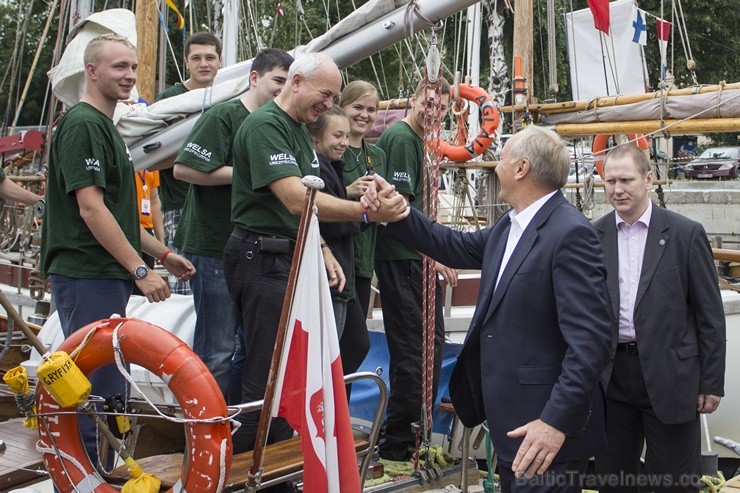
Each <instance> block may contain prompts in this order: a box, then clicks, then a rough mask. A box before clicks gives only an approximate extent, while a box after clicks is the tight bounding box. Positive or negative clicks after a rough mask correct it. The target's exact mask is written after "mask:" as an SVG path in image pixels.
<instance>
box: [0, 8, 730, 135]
mask: <svg viewBox="0 0 740 493" xmlns="http://www.w3.org/2000/svg"><path fill="white" fill-rule="evenodd" d="M0 1H1V0H0ZM175 3H176V4H177V5H178V6H179V8H180V9H181V10H184V9H183V5H182V2H181V0H175ZM280 3H281V5H282V9H283V12H284V15H283V16H282V17H279V18H277V19H276V10H277V4H278V1H277V0H252V1H247V2H242V8H243V11H242V15H241V16H240V25H241V27H242V30H243V32H244V33H245V34H244V36H243V37H242V38H241V40H240V46H239V56H240V58H250V57H252V56H254V54H255V53H256V52H257V50H258V49H259V48H260V47H264V46H268V45H270V44H271V45H272V46H275V47H279V48H283V49H286V50H289V49H291V48H293V47H294V46H296V45H298V44H307V43H308V42H309V41H310V40H311V39H313V38H315V37H317V36H319V35H321V34H323V33H324V32H325V31H326V30H327V29H328V28H329V27H330V26H331V25H334V24H336V23H337V22H338V21H339V20H340V19H342V18H344V17H346V16H347V15H348V14H349V13H350V12H352V11H353V10H355V8H356V7H357V6H359V5H361V4H362V3H364V2H362V1H361V0H281V2H280ZM497 3H498V5H499V9H500V11H501V14H502V15H503V16H504V19H505V26H504V51H505V54H506V60H507V64H510V62H509V61H510V60H511V52H512V40H513V32H512V29H513V14H512V13H511V12H510V11H508V10H506V9H505V8H504V7H503V5H504V2H497ZM736 3H737V0H693V1H692V2H682V4H683V11H684V15H685V19H686V25H687V30H688V33H689V40H690V43H691V48H692V51H693V58H694V61H695V62H696V75H697V79H698V81H699V82H700V83H704V84H716V83H718V82H720V81H723V80H724V81H727V82H737V81H739V80H740V73H739V72H738V67H740V37H738V36H737V34H736V33H735V29H736V26H737V25H739V24H740V22H739V21H740V9H737V5H736ZM191 4H192V12H190V11H184V12H183V14H184V15H185V16H186V19H187V21H188V24H193V28H192V30H193V31H198V30H205V29H208V27H209V26H212V25H213V7H212V6H211V5H210V4H209V3H208V2H206V1H204V0H192V1H191ZM50 5H51V0H47V1H46V2H43V1H40V0H35V1H34V0H5V2H4V3H0V19H2V24H1V25H0V67H4V69H5V73H4V74H3V77H2V79H0V83H1V85H0V110H2V111H3V123H2V126H3V131H6V130H5V129H6V127H7V126H8V125H10V123H11V122H12V120H13V116H14V112H15V108H16V106H17V104H18V99H19V96H20V92H21V90H22V88H23V85H24V84H25V81H26V78H27V77H28V72H29V69H30V66H31V61H32V59H33V56H34V54H35V51H36V47H37V46H38V44H39V43H40V42H41V41H42V40H41V33H42V30H43V27H44V23H45V22H46V19H47V17H48V16H49V10H50ZM638 5H639V6H640V8H642V9H644V10H646V11H647V12H649V13H651V14H653V15H659V13H660V1H659V0H641V1H639V2H638ZM665 5H666V9H668V8H669V6H670V2H665ZM106 6H107V7H108V8H112V7H124V8H131V9H134V8H135V6H133V5H131V4H128V3H126V1H125V0H120V1H119V3H112V2H110V1H109V2H107V3H106ZM586 6H587V5H586V0H556V1H555V7H556V14H557V15H556V23H557V36H556V42H557V57H558V60H557V64H556V66H557V67H558V84H559V87H560V90H559V92H558V94H556V95H554V94H550V93H549V92H548V87H547V23H546V9H547V2H546V0H534V25H535V29H534V33H533V36H534V37H533V42H534V67H535V74H536V75H535V77H534V79H535V80H534V94H535V96H536V97H537V99H538V100H540V101H546V100H553V99H557V100H558V101H566V100H569V99H570V82H569V75H568V74H569V68H568V61H567V56H566V49H565V34H564V29H563V20H562V14H563V13H565V12H566V11H570V10H571V9H580V8H586ZM25 11H29V12H30V15H28V16H24V15H19V13H21V12H25ZM465 15H466V14H465V12H464V11H463V12H461V13H459V14H457V15H455V16H452V17H450V18H448V19H447V20H446V21H445V23H444V26H443V27H442V28H441V29H440V30H438V42H439V45H440V49H441V51H442V54H443V58H444V64H445V73H446V74H447V76H448V77H450V78H451V77H452V73H453V72H454V71H455V70H456V69H457V70H463V69H464V66H463V63H462V60H464V59H465V56H464V55H465V54H464V53H463V50H464V49H465V48H464V47H465V42H464V33H461V27H460V26H461V25H463V24H465V22H466V20H467V19H465ZM58 16H59V13H58V11H57V12H55V14H54V19H53V22H52V28H51V30H50V32H49V34H48V36H47V38H46V40H43V41H44V42H45V45H44V49H43V51H42V53H41V58H40V61H39V64H38V68H37V69H36V73H35V74H34V76H33V78H32V82H31V86H30V90H29V94H28V97H27V98H26V101H25V104H24V107H23V111H22V113H21V116H20V120H19V125H38V124H40V123H41V124H45V123H46V121H45V118H42V112H43V111H44V108H45V106H46V105H47V101H48V84H47V76H46V72H47V71H48V70H49V68H50V67H51V64H52V57H53V55H54V45H55V41H56V38H57V26H58ZM665 17H666V18H669V19H670V17H669V16H668V15H666V16H665ZM191 18H192V22H190V20H191ZM168 20H169V25H170V29H169V34H168V37H169V40H170V42H171V44H172V48H173V51H174V52H175V56H174V59H173V57H172V56H171V55H169V54H168V58H167V73H166V75H165V79H166V80H167V81H168V83H174V82H176V81H177V79H178V75H177V68H176V63H175V60H177V65H179V66H180V67H182V62H181V60H182V45H183V39H184V37H185V35H186V34H187V31H180V30H177V29H175V28H174V27H172V26H174V23H175V15H174V14H172V13H170V14H169V16H168ZM24 22H25V24H24ZM648 25H649V26H650V27H651V23H650V22H648ZM653 25H654V24H653ZM19 26H20V28H21V29H20V30H19ZM186 29H190V28H189V26H186ZM65 34H66V33H65ZM461 34H462V36H461ZM481 36H482V42H481V45H482V48H481V82H480V85H481V86H482V87H487V86H488V82H489V81H488V73H489V66H488V65H489V61H488V60H489V50H490V47H489V46H487V27H486V23H485V18H484V22H483V32H482V33H481ZM430 39H431V34H430V29H425V30H424V31H422V32H421V33H420V34H418V35H416V36H415V37H414V38H412V39H407V40H406V41H404V42H401V43H398V44H396V45H393V46H391V47H388V48H386V49H384V50H383V51H381V52H380V53H378V54H376V55H374V56H373V57H371V58H368V59H366V60H362V61H359V62H357V63H355V64H354V65H352V66H350V67H348V68H347V69H346V70H345V71H344V78H345V80H346V81H349V80H353V79H358V78H362V79H366V80H370V81H373V82H375V83H376V84H377V85H378V86H379V88H380V90H381V94H382V97H383V98H387V99H389V98H397V97H404V96H407V95H408V93H409V92H410V90H412V89H413V87H414V86H415V84H416V83H417V82H418V80H419V77H420V72H419V70H420V67H422V62H423V59H424V56H425V53H426V50H427V48H428V46H429V43H430ZM461 39H462V43H460V40H461ZM675 41H676V45H675V48H674V53H675V61H674V66H675V77H676V80H675V83H676V85H677V86H679V87H686V86H689V85H691V84H692V83H693V82H692V79H691V74H690V72H689V71H688V70H687V69H686V68H685V67H686V57H685V55H684V53H683V49H682V48H681V44H680V42H679V40H678V39H676V40H675ZM646 60H647V64H648V70H649V75H650V80H651V83H652V85H653V86H656V85H657V83H656V81H657V74H658V70H659V68H658V67H659V63H658V60H659V54H658V49H657V40H656V38H655V29H654V28H649V30H648V47H647V50H646ZM140 63H141V64H142V65H143V64H145V63H156V62H155V61H149V62H147V61H144V60H140ZM183 75H184V76H186V75H185V74H183ZM47 111H48V108H47ZM714 137H715V139H717V140H720V141H735V142H737V140H738V135H737V134H718V135H716V136H714Z"/></svg>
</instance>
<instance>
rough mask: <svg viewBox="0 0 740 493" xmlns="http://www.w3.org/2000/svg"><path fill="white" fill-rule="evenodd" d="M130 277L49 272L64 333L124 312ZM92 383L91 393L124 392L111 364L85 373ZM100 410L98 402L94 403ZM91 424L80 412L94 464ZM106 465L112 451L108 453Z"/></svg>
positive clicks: (94, 440)
mask: <svg viewBox="0 0 740 493" xmlns="http://www.w3.org/2000/svg"><path fill="white" fill-rule="evenodd" d="M133 284H134V283H133V281H124V280H119V279H74V278H71V277H65V276H59V275H56V274H52V275H51V296H52V298H53V299H54V302H55V303H56V307H57V313H59V321H60V323H61V324H62V331H63V332H64V337H69V336H70V335H71V334H72V333H74V332H75V331H77V330H78V329H80V328H82V327H84V326H85V325H87V324H90V323H92V322H96V321H98V320H100V319H103V318H110V316H111V315H113V314H114V313H115V314H118V315H120V316H121V317H125V316H126V305H127V304H128V299H129V298H130V297H131V290H132V289H133ZM87 377H88V379H89V380H90V383H91V384H92V394H93V395H98V396H101V397H103V398H107V397H109V396H111V395H114V394H121V395H124V396H125V395H126V380H125V379H124V378H123V376H122V375H121V374H120V373H119V372H118V369H117V368H116V365H115V364H110V365H106V366H104V367H102V368H100V369H99V370H97V371H96V372H94V373H92V374H91V375H88V376H87ZM98 411H101V412H102V406H98ZM95 428H96V427H95V424H94V423H93V422H92V420H91V419H90V418H89V417H87V416H80V432H81V435H82V442H83V443H84V444H85V449H86V450H87V454H88V455H89V456H90V459H91V460H92V463H93V464H97V456H98V447H97V442H96V430H95ZM108 459H109V462H108V464H107V466H108V467H110V465H111V464H112V459H113V454H111V453H109V454H108Z"/></svg>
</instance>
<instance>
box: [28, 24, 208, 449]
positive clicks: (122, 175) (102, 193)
mask: <svg viewBox="0 0 740 493" xmlns="http://www.w3.org/2000/svg"><path fill="white" fill-rule="evenodd" d="M84 63H85V82H86V84H85V93H84V95H83V97H82V99H81V100H80V102H79V103H78V104H76V105H75V106H73V107H72V108H71V109H70V110H69V111H68V112H67V113H66V114H65V115H64V116H63V117H62V118H61V120H60V121H59V124H58V125H57V127H56V129H55V131H54V136H53V137H52V141H51V145H50V149H49V182H48V187H47V197H48V201H49V207H48V208H47V211H46V217H45V219H44V222H43V225H42V231H41V234H42V242H41V273H42V275H44V276H49V277H50V278H51V295H52V298H53V300H54V302H55V303H56V306H57V311H58V313H59V320H60V322H61V325H62V331H63V332H64V335H65V337H67V336H69V335H71V334H72V333H73V332H75V331H76V330H78V329H80V328H81V327H83V326H85V325H87V324H89V323H92V322H94V321H96V320H99V319H102V318H109V317H110V316H111V315H113V314H118V315H120V316H124V317H125V316H126V305H127V303H128V299H129V297H130V296H131V291H132V289H133V286H134V284H136V286H137V287H138V288H139V289H140V290H141V291H142V293H143V294H144V296H146V298H147V299H148V300H149V301H150V302H154V301H163V300H165V299H166V298H168V297H169V296H170V290H169V287H168V285H167V283H166V282H165V281H164V280H163V279H162V278H161V277H160V276H159V275H158V274H156V273H155V272H154V271H152V270H151V269H149V267H147V265H146V264H145V263H144V261H143V260H142V258H141V256H140V254H139V252H141V251H144V252H146V253H148V254H149V255H151V256H153V257H154V258H158V259H160V262H161V263H162V265H164V266H165V267H166V268H167V270H168V271H169V272H171V273H172V274H174V275H176V276H177V277H178V278H179V279H180V280H181V281H187V280H189V279H190V278H191V277H192V276H193V274H194V273H195V269H194V268H193V265H192V264H191V263H190V261H188V260H186V259H185V258H183V257H181V256H180V255H177V254H175V253H172V251H171V250H168V249H167V247H165V246H164V245H163V244H162V243H160V242H159V241H157V240H156V239H155V238H154V237H153V236H151V235H148V234H142V231H141V226H140V225H139V215H138V210H137V207H136V187H135V185H134V168H133V164H132V162H131V154H129V152H128V148H127V147H126V144H125V143H124V142H123V139H122V138H121V136H120V134H119V133H118V131H117V130H116V127H115V126H114V125H113V113H114V111H115V108H116V104H117V103H118V101H119V100H126V99H128V97H129V95H130V94H131V90H132V89H133V88H134V84H135V83H136V67H137V65H138V63H137V60H136V53H135V52H134V47H133V45H132V44H131V43H130V42H129V41H128V40H127V39H126V38H124V37H122V36H118V35H114V34H106V35H102V36H98V37H97V38H95V39H93V40H92V41H90V43H89V45H88V46H87V48H86V50H85V55H84ZM88 378H89V379H90V381H91V383H92V389H93V390H92V392H93V394H96V395H99V396H102V397H103V398H107V397H109V396H111V395H114V394H123V393H124V391H125V380H124V379H123V376H122V375H121V374H120V373H119V372H118V370H117V369H116V368H115V366H113V365H109V366H106V367H103V368H101V369H99V370H97V371H96V372H95V373H94V374H92V375H90V376H88ZM124 395H125V394H124ZM81 420H82V421H81V423H80V425H81V430H82V435H83V440H84V443H85V446H86V449H87V451H88V454H89V455H90V457H93V458H94V457H97V445H96V430H95V425H94V423H93V422H92V421H90V420H89V418H87V417H82V418H81Z"/></svg>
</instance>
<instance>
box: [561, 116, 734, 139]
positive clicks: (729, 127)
mask: <svg viewBox="0 0 740 493" xmlns="http://www.w3.org/2000/svg"><path fill="white" fill-rule="evenodd" d="M662 123H663V125H662V126H661V121H660V120H639V121H634V122H601V123H561V124H558V125H555V126H554V127H551V128H552V129H553V130H555V132H557V133H558V134H559V135H561V136H563V137H586V136H589V135H596V134H635V133H642V134H652V133H657V134H660V133H662V131H663V128H665V130H666V132H668V134H670V135H682V134H702V133H708V132H740V118H704V119H694V120H664V121H663V122H662Z"/></svg>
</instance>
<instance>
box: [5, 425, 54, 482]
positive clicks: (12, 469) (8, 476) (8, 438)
mask: <svg viewBox="0 0 740 493" xmlns="http://www.w3.org/2000/svg"><path fill="white" fill-rule="evenodd" d="M0 439H1V440H3V441H4V442H5V446H6V448H5V450H3V451H0V491H8V490H10V489H14V488H18V487H20V486H23V485H25V484H29V483H32V482H36V481H39V480H42V479H47V478H48V476H46V474H45V473H44V474H42V475H40V474H38V473H37V472H36V471H37V470H45V467H44V462H43V460H42V458H41V452H37V451H36V442H37V441H38V439H39V433H38V431H37V430H33V429H30V428H25V427H24V426H23V420H20V419H14V420H12V421H5V422H2V423H0Z"/></svg>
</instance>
